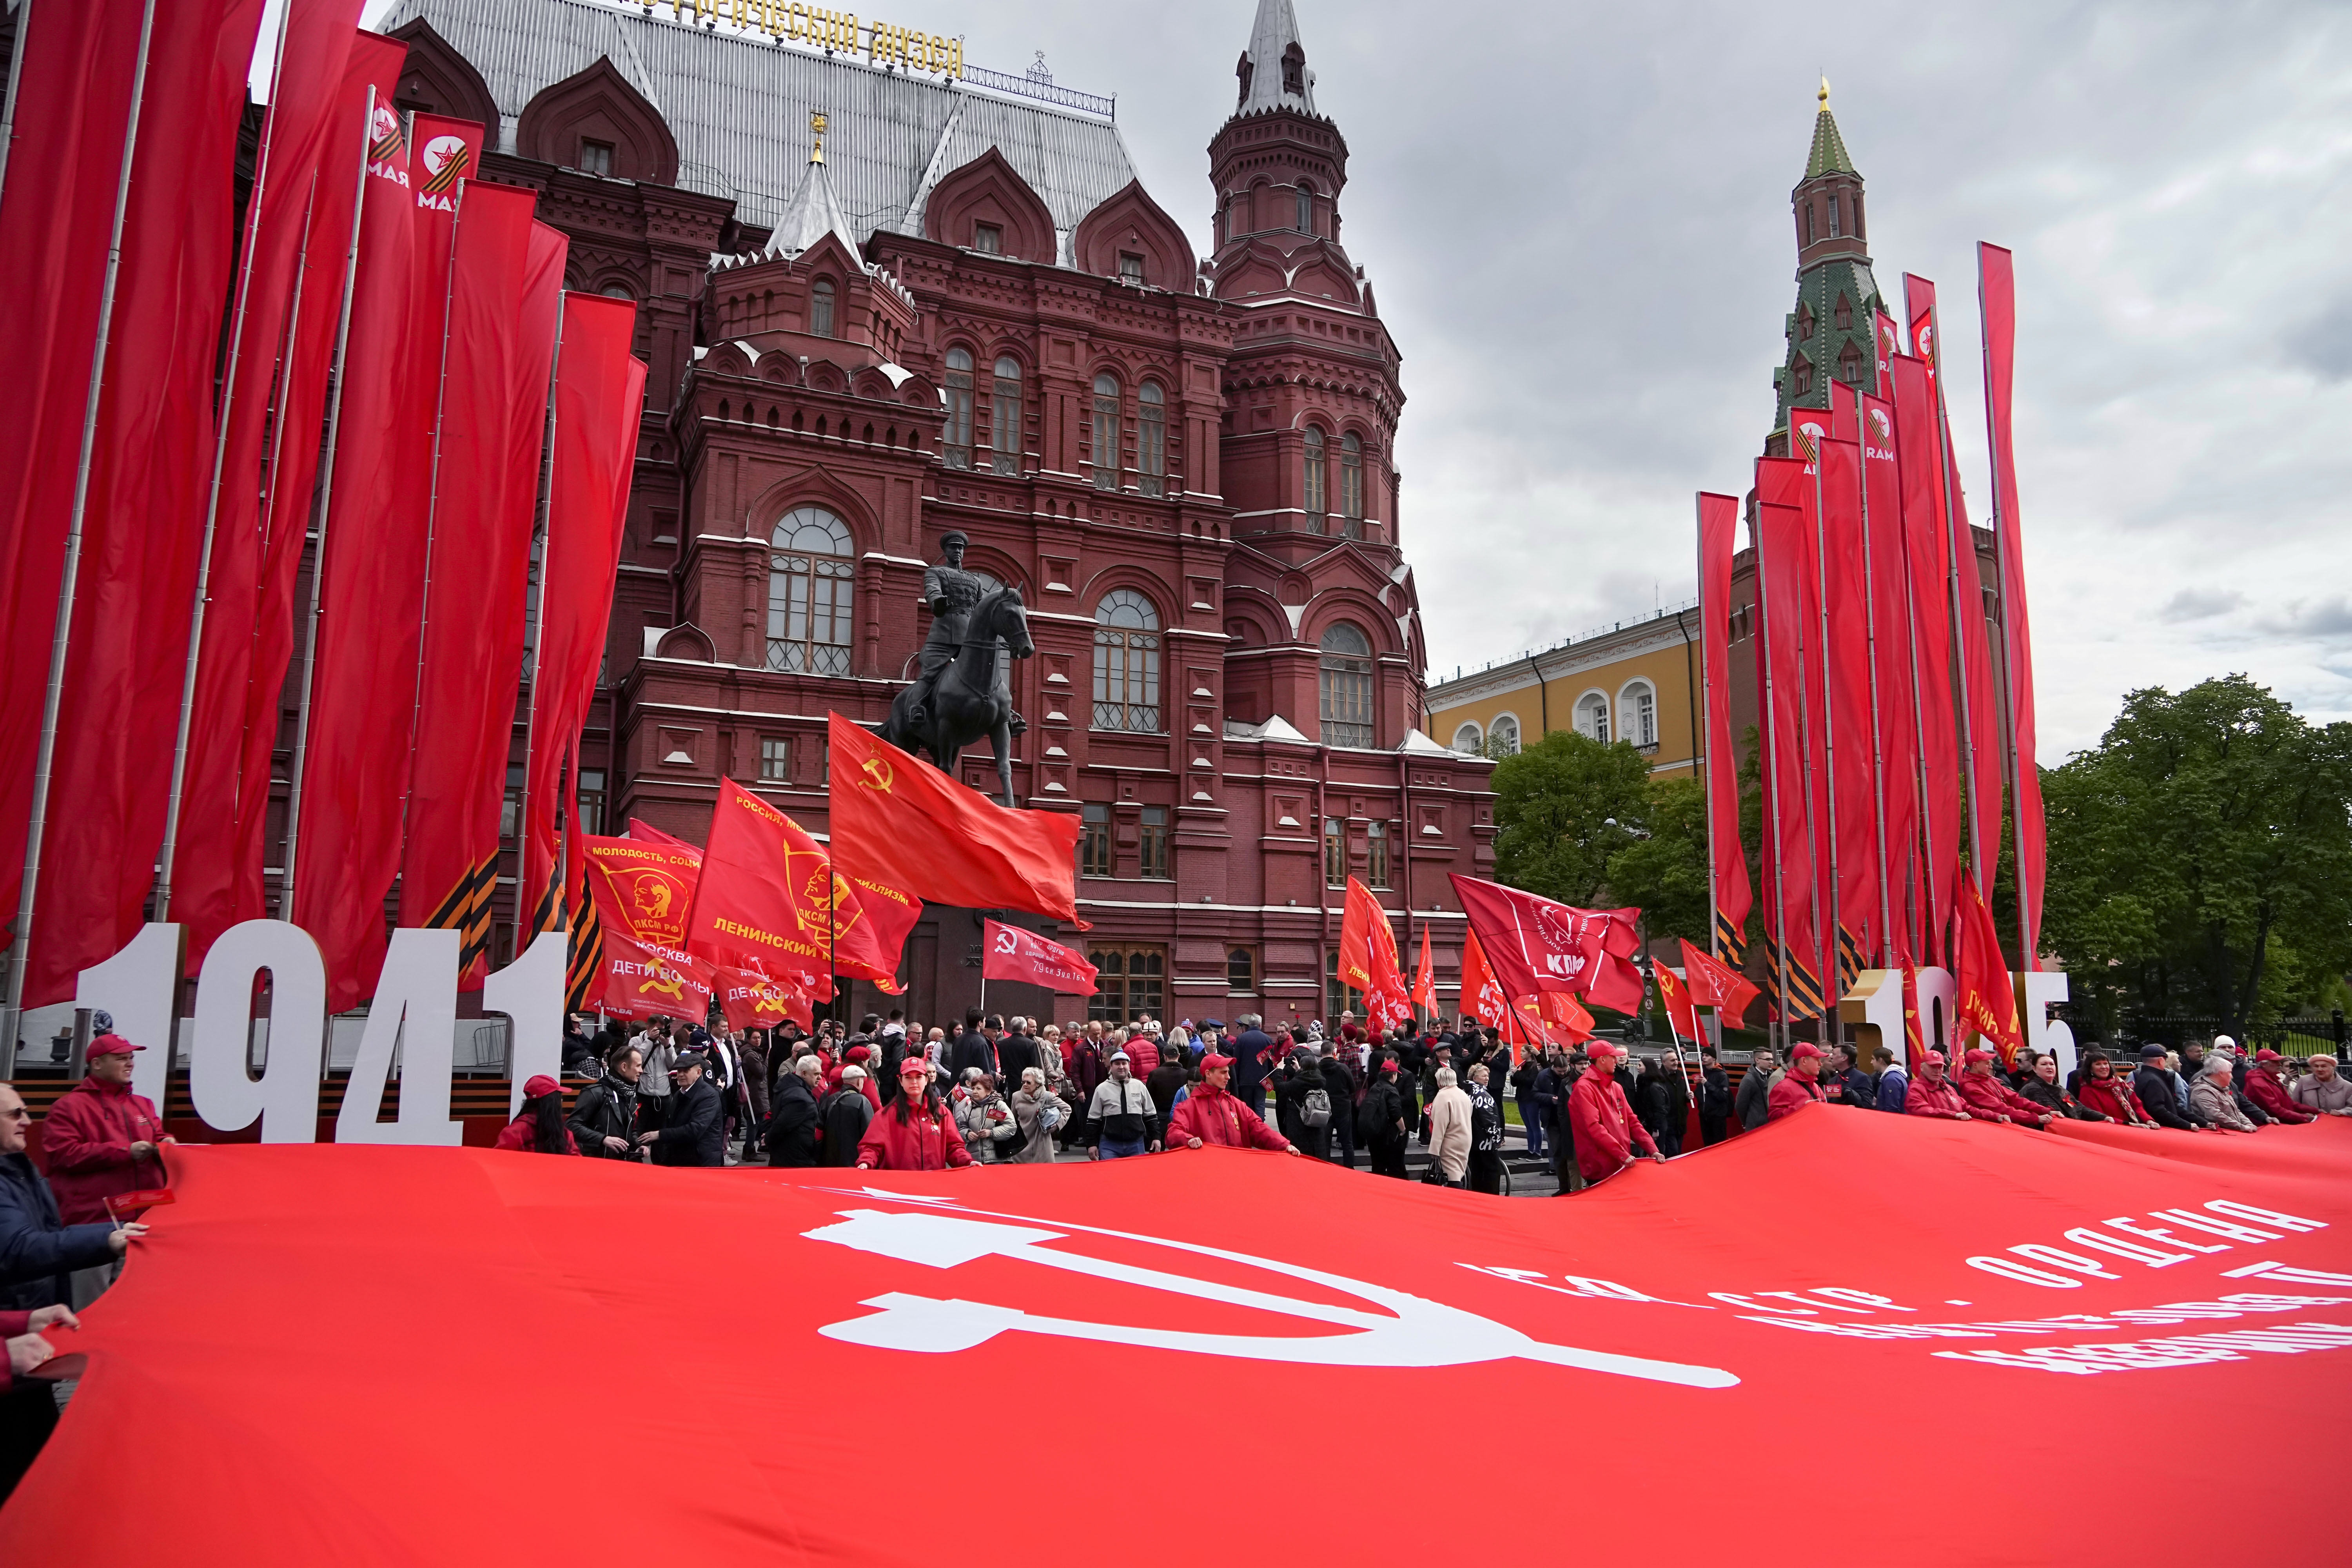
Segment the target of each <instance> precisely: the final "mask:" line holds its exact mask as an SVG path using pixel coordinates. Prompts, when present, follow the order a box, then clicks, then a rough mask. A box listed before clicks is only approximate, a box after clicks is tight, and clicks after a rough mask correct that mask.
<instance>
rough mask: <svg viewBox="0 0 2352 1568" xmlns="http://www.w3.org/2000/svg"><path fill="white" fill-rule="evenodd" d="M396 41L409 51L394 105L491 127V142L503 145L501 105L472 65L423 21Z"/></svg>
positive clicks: (400, 30)
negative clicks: (500, 116)
mask: <svg viewBox="0 0 2352 1568" xmlns="http://www.w3.org/2000/svg"><path fill="white" fill-rule="evenodd" d="M391 36H392V37H395V38H398V39H399V40H400V41H401V42H403V43H404V44H406V45H407V46H408V58H407V60H406V61H405V62H404V64H403V65H402V66H401V68H400V85H399V86H398V87H397V88H395V89H394V91H393V102H394V104H396V105H397V106H398V107H400V108H402V109H409V110H416V111H418V112H419V113H423V114H446V115H447V116H449V117H450V118H451V119H453V120H470V121H474V122H475V123H476V124H478V125H481V126H484V127H487V128H488V132H489V134H490V143H491V145H492V146H493V147H495V146H496V145H497V144H498V129H499V104H498V100H496V99H494V98H492V97H491V96H490V86H489V83H488V82H486V81H484V80H483V79H482V73H481V72H479V71H478V70H476V69H475V68H474V65H473V62H472V61H471V60H468V59H467V58H466V57H465V56H463V55H461V54H459V53H458V52H457V50H456V49H453V48H451V47H449V43H448V40H447V39H446V38H444V37H442V36H441V35H440V34H438V33H436V32H435V31H434V30H433V26H432V24H431V23H429V22H427V21H425V18H424V17H422V16H419V17H417V18H416V19H415V21H413V22H408V23H405V24H404V25H403V26H398V27H395V28H394V29H393V31H392V34H391Z"/></svg>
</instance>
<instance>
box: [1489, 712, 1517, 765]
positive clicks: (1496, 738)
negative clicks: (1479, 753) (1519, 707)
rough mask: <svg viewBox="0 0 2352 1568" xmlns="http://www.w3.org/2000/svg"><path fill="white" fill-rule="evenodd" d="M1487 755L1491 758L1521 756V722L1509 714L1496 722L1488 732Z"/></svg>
mask: <svg viewBox="0 0 2352 1568" xmlns="http://www.w3.org/2000/svg"><path fill="white" fill-rule="evenodd" d="M1486 754H1487V755H1488V756H1490V757H1516V756H1517V755H1518V754H1519V721H1517V719H1514V718H1513V717H1511V715H1509V714H1508V713H1506V714H1504V715H1503V716H1502V717H1501V718H1499V719H1497V720H1496V721H1495V722H1494V724H1493V725H1492V726H1491V727H1490V728H1489V729H1488V730H1487V731H1486Z"/></svg>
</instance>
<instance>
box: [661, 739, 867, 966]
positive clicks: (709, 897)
mask: <svg viewBox="0 0 2352 1568" xmlns="http://www.w3.org/2000/svg"><path fill="white" fill-rule="evenodd" d="M784 821H785V818H784V814H783V813H782V812H781V811H778V810H777V809H776V808H775V807H774V806H772V805H769V804H768V803H767V802H766V801H764V800H761V798H760V797H759V796H758V795H753V794H752V793H751V791H750V790H747V789H745V788H744V787H743V786H742V785H741V784H737V783H736V782H735V781H734V780H733V779H721V780H719V804H718V806H717V807H716V809H714V810H713V811H712V812H711V815H710V837H709V840H708V841H707V842H706V843H705V844H704V846H703V850H702V869H701V874H700V876H699V877H698V878H697V879H696V882H695V888H694V901H693V905H692V908H691V911H690V912H689V913H688V916H687V921H686V936H685V940H684V941H683V942H681V943H680V944H679V945H680V946H682V947H684V948H685V949H686V950H687V951H688V952H690V953H692V954H694V955H695V956H696V957H697V958H702V959H708V960H709V962H710V963H714V964H718V965H719V966H720V967H722V968H729V969H740V968H742V967H743V966H744V965H745V964H747V963H752V964H758V965H759V966H761V970H762V971H763V972H783V973H830V972H831V971H830V967H829V965H828V963H827V960H828V957H829V954H828V952H827V945H828V944H827V942H826V940H825V929H826V916H825V913H824V910H825V909H826V907H827V902H828V900H829V897H830V895H831V893H832V890H833V887H834V883H835V878H834V876H833V874H832V868H831V867H830V866H828V865H826V864H825V863H824V860H823V859H822V858H820V859H818V860H817V861H816V862H815V863H814V865H808V864H805V863H803V865H801V866H798V867H796V866H794V865H793V856H792V848H791V846H790V845H789V844H788V843H787V842H786V840H785V837H784V831H783V829H784ZM812 883H813V884H814V889H815V893H816V897H815V899H814V904H813V908H807V909H804V908H803V902H802V898H803V894H804V893H806V892H807V891H808V890H809V885H810V884H812ZM812 912H814V914H815V916H816V918H815V920H814V921H811V919H810V915H811V913H812ZM812 925H813V926H814V930H812V929H811V928H812Z"/></svg>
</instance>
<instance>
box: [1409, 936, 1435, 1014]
mask: <svg viewBox="0 0 2352 1568" xmlns="http://www.w3.org/2000/svg"><path fill="white" fill-rule="evenodd" d="M1412 1005H1414V1006H1416V1007H1418V1008H1420V1009H1421V1010H1422V1011H1423V1012H1424V1013H1427V1014H1429V1015H1431V1016H1436V1013H1437V970H1436V968H1435V967H1434V966H1433V964H1432V963H1430V961H1429V927H1428V926H1426V925H1423V927H1422V928H1421V963H1420V965H1419V967H1417V968H1416V969H1415V970H1414V971H1413V976H1412Z"/></svg>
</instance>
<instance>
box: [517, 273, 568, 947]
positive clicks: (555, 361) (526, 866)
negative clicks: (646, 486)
mask: <svg viewBox="0 0 2352 1568" xmlns="http://www.w3.org/2000/svg"><path fill="white" fill-rule="evenodd" d="M562 363H563V296H562V292H561V291H558V293H557V295H556V300H555V353H554V354H553V355H552V356H551V357H550V359H549V360H548V363H547V424H546V426H545V427H544V428H543V429H542V431H541V435H540V446H539V505H538V508H537V510H536V511H535V514H534V515H533V517H532V519H531V525H530V535H531V542H532V543H533V544H535V545H537V546H538V548H539V602H538V603H537V604H535V605H526V606H525V607H524V612H523V636H524V637H526V638H527V639H528V640H529V641H530V707H529V708H527V709H525V710H524V712H523V721H522V794H521V795H520V796H518V797H517V798H516V801H515V841H516V843H517V845H518V846H519V847H520V851H521V853H520V855H519V856H518V857H517V858H518V860H519V862H520V868H521V869H522V870H523V871H524V872H525V873H526V876H525V877H519V878H517V879H515V899H516V904H515V923H516V924H517V925H519V926H520V925H523V924H525V923H526V922H528V921H530V920H531V919H532V918H533V916H534V915H536V914H537V912H538V911H537V910H525V909H524V908H523V907H522V904H521V900H522V897H523V895H524V894H526V893H528V892H530V889H529V888H527V887H525V886H524V885H523V884H524V881H525V880H526V879H527V876H528V873H529V871H530V753H531V748H532V747H533V746H535V745H537V744H538V743H539V678H540V674H541V670H542V669H543V668H545V667H546V663H547V639H546V637H543V636H541V633H542V631H543V630H544V629H545V626H544V623H545V622H546V619H547V575H548V567H549V566H550V565H551V564H552V563H553V562H554V559H555V532H554V530H553V529H551V527H549V526H548V524H549V521H550V520H549V516H548V508H549V505H550V504H551V501H552V500H553V499H554V484H555V480H554V475H555V377H556V374H557V372H558V370H559V369H560V368H561V367H562ZM558 743H559V744H560V743H561V742H560V741H559V742H558ZM557 847H558V848H559V849H561V848H562V845H561V844H559V845H558V846H557ZM531 934H532V935H534V936H536V935H538V934H539V933H538V932H537V931H533V932H531Z"/></svg>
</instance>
